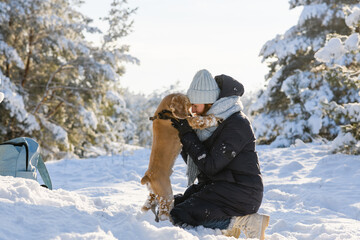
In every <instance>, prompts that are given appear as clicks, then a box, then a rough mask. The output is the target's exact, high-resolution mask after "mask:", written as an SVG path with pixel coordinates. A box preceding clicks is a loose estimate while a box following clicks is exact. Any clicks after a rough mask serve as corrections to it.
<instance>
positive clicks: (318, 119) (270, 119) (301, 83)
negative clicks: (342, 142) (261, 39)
mask: <svg viewBox="0 0 360 240" xmlns="http://www.w3.org/2000/svg"><path fill="white" fill-rule="evenodd" d="M358 4H359V3H358V1H351V0H347V1H335V0H316V1H305V0H291V1H290V8H295V7H299V6H303V11H302V13H301V16H300V19H299V21H298V24H297V25H296V26H293V27H292V28H290V29H289V30H288V31H287V32H286V33H285V34H283V35H278V36H276V38H274V39H273V40H271V41H268V42H267V43H266V44H265V45H264V46H263V48H262V50H261V52H260V55H261V56H263V61H265V62H267V63H268V66H269V69H270V70H269V74H268V75H267V76H266V80H267V81H268V83H267V88H266V89H265V90H264V91H262V93H261V94H260V96H259V100H258V101H257V102H256V103H255V104H254V105H253V106H252V109H251V111H252V114H253V115H254V121H253V126H254V128H255V132H256V135H257V137H258V140H259V142H260V143H272V145H274V146H289V145H290V144H292V143H294V141H295V139H297V138H298V139H301V140H303V141H305V142H310V141H312V140H313V139H314V138H317V137H318V136H320V137H323V138H326V139H330V140H331V139H334V138H335V137H336V136H337V135H338V133H339V131H340V127H339V125H338V124H337V123H336V121H335V120H334V119H333V118H332V117H331V116H330V115H328V114H327V110H326V108H325V105H326V104H327V103H330V102H331V101H335V102H339V101H340V99H343V98H346V96H347V94H348V93H347V89H346V88H342V89H340V88H334V84H339V85H341V84H342V83H341V82H339V79H336V80H334V79H333V78H332V77H331V75H328V74H325V72H324V70H323V69H322V66H323V64H322V63H320V62H319V61H317V60H316V59H315V57H314V54H315V52H317V51H318V50H319V49H320V48H321V47H323V46H324V44H325V42H326V39H327V36H328V35H329V34H340V35H349V34H350V33H351V29H350V28H349V27H348V26H347V25H346V23H345V14H344V9H345V8H348V7H349V6H354V5H358ZM332 81H334V82H332Z"/></svg>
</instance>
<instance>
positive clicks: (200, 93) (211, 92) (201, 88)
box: [186, 69, 220, 104]
mask: <svg viewBox="0 0 360 240" xmlns="http://www.w3.org/2000/svg"><path fill="white" fill-rule="evenodd" d="M219 94H220V88H219V86H218V85H217V83H216V81H215V79H214V78H213V77H212V76H211V73H210V72H209V71H208V70H206V69H203V70H200V71H198V72H197V73H196V74H195V76H194V78H193V80H192V82H191V84H190V87H189V89H188V91H187V94H186V95H187V96H188V98H189V99H190V102H191V103H192V104H208V103H214V102H215V101H216V100H217V99H218V97H219Z"/></svg>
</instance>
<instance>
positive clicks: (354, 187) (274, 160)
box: [0, 142, 360, 240]
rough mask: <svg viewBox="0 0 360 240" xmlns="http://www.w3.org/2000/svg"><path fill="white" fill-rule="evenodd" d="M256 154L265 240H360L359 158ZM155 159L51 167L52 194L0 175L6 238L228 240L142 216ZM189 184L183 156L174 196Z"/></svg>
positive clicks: (135, 155)
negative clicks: (145, 181)
mask: <svg viewBox="0 0 360 240" xmlns="http://www.w3.org/2000/svg"><path fill="white" fill-rule="evenodd" d="M257 150H258V152H259V156H260V160H261V168H262V172H263V178H264V183H265V195H264V200H263V204H262V207H261V209H260V210H259V212H261V213H266V214H269V215H270V216H271V220H270V225H269V227H268V229H267V230H266V236H267V238H266V239H271V240H282V239H311V240H314V239H321V240H330V239H331V240H333V239H354V240H358V239H360V156H348V155H341V154H336V155H333V154H330V153H329V152H328V146H326V145H320V144H303V143H302V142H297V144H296V145H295V146H291V147H290V148H282V149H281V148H270V147H268V146H258V148H257ZM149 155H150V150H149V149H133V150H131V151H128V152H126V153H124V154H123V155H119V156H112V157H99V158H95V159H82V160H76V159H67V160H61V161H56V162H48V163H47V164H46V165H47V167H48V170H49V173H50V175H51V177H52V181H53V186H54V190H53V191H50V190H47V189H45V188H42V187H40V186H39V184H38V183H37V182H35V181H31V180H25V179H20V178H16V179H15V178H12V177H0V239H9V240H14V239H26V240H28V239H37V240H38V239H124V240H126V239H129V240H136V239H146V240H149V239H154V240H172V239H206V240H210V239H229V238H227V237H225V236H222V235H221V234H220V231H219V230H212V229H205V228H203V227H198V228H195V229H181V228H179V227H174V226H172V225H171V223H170V222H169V221H165V222H159V223H157V222H155V221H154V216H153V214H152V213H151V212H148V213H145V214H144V213H141V212H140V208H141V206H142V204H143V203H144V201H145V199H146V197H147V194H148V191H147V189H146V187H145V186H142V185H141V184H140V179H141V177H142V176H143V174H144V172H145V171H146V169H147V164H148V159H149ZM39 181H40V180H39ZM186 182H187V181H186V178H185V164H184V163H183V161H182V160H181V159H180V158H179V159H178V160H177V162H176V164H175V166H174V173H173V175H172V184H173V189H174V193H179V192H183V191H184V189H185V186H186ZM241 237H244V236H243V235H242V236H241Z"/></svg>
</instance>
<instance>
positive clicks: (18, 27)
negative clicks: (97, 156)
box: [0, 0, 138, 157]
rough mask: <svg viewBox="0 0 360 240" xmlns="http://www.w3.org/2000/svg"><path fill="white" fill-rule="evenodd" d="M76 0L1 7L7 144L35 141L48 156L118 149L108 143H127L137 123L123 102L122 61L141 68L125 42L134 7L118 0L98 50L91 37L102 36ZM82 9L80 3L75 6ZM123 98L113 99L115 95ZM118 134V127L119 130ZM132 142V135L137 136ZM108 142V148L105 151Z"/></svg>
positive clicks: (2, 123)
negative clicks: (128, 127)
mask: <svg viewBox="0 0 360 240" xmlns="http://www.w3.org/2000/svg"><path fill="white" fill-rule="evenodd" d="M80 3H81V1H71V2H70V0H5V1H1V2H0V52H1V54H0V72H2V74H1V75H0V77H1V79H2V81H3V89H4V91H3V92H4V94H5V99H4V102H3V103H2V104H1V106H0V115H1V119H0V130H1V133H2V134H1V137H0V140H6V139H9V138H13V137H18V136H32V137H35V138H36V139H37V140H38V141H39V142H40V144H41V146H42V149H43V150H44V152H45V154H46V155H49V156H51V154H56V156H57V157H61V156H62V154H66V153H69V152H72V153H76V154H78V155H86V154H85V153H86V152H87V151H93V150H91V148H90V146H91V147H92V149H93V148H99V149H105V150H106V152H108V153H109V152H116V151H118V150H119V148H112V147H111V146H109V145H110V144H109V143H112V142H115V141H117V142H119V143H122V142H125V141H127V140H128V138H129V137H130V136H128V135H129V134H128V132H127V130H125V129H126V127H125V125H127V124H130V125H132V123H131V122H130V118H129V117H128V115H129V113H128V109H127V108H126V106H125V105H122V103H121V101H119V99H120V98H121V94H122V93H121V88H120V83H119V82H120V81H119V80H120V77H121V75H122V74H123V73H124V67H123V65H122V63H123V62H133V63H137V62H138V60H137V59H136V58H134V57H132V56H130V55H128V54H127V52H128V50H129V47H128V46H125V45H119V39H120V38H122V37H124V36H126V35H127V34H128V33H129V31H130V28H131V25H132V22H131V21H129V16H131V14H133V12H134V10H131V9H128V8H126V7H125V6H124V4H125V3H126V1H125V0H114V1H113V3H112V8H111V11H110V13H109V16H108V17H106V18H104V20H105V21H107V22H108V26H109V30H108V32H106V33H104V34H103V39H104V40H103V43H102V44H101V45H100V44H99V45H95V44H93V43H90V42H88V41H87V40H86V38H85V36H84V35H85V33H89V34H92V33H93V34H102V33H101V31H100V30H99V29H97V28H95V27H92V26H91V22H92V20H91V19H90V18H88V17H86V16H84V15H83V14H81V13H80V12H78V11H76V10H75V8H74V7H73V6H75V5H74V4H80ZM76 6H77V5H76ZM111 95H112V96H120V97H119V99H118V100H114V98H113V97H109V96H111ZM115 129H116V130H115ZM130 138H131V137H130ZM105 145H107V146H108V147H104V146H105Z"/></svg>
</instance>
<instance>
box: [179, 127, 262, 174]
mask: <svg viewBox="0 0 360 240" xmlns="http://www.w3.org/2000/svg"><path fill="white" fill-rule="evenodd" d="M254 140H255V137H254V135H253V132H252V129H251V127H250V125H247V124H246V123H245V122H239V123H238V122H236V124H227V125H226V126H224V127H223V128H222V130H221V132H220V134H219V136H218V138H217V140H216V141H215V142H214V144H213V145H212V146H210V147H209V149H206V147H205V146H204V144H203V143H202V142H201V141H200V140H199V138H198V137H197V135H196V134H195V133H194V132H190V133H187V134H185V135H184V136H183V137H182V138H181V143H182V144H183V148H184V149H185V151H186V152H187V153H188V154H189V155H190V156H191V158H192V159H193V160H194V162H195V164H196V165H197V166H198V168H199V170H200V171H202V172H203V173H205V174H206V175H207V176H208V177H210V178H211V177H212V176H215V175H216V174H217V173H219V172H220V171H221V170H223V169H224V168H225V167H226V166H227V165H228V164H229V163H230V162H231V161H232V160H233V159H234V158H235V156H236V155H238V154H239V153H240V152H241V151H242V150H243V149H244V147H245V146H246V145H247V144H248V143H249V142H253V141H254Z"/></svg>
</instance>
